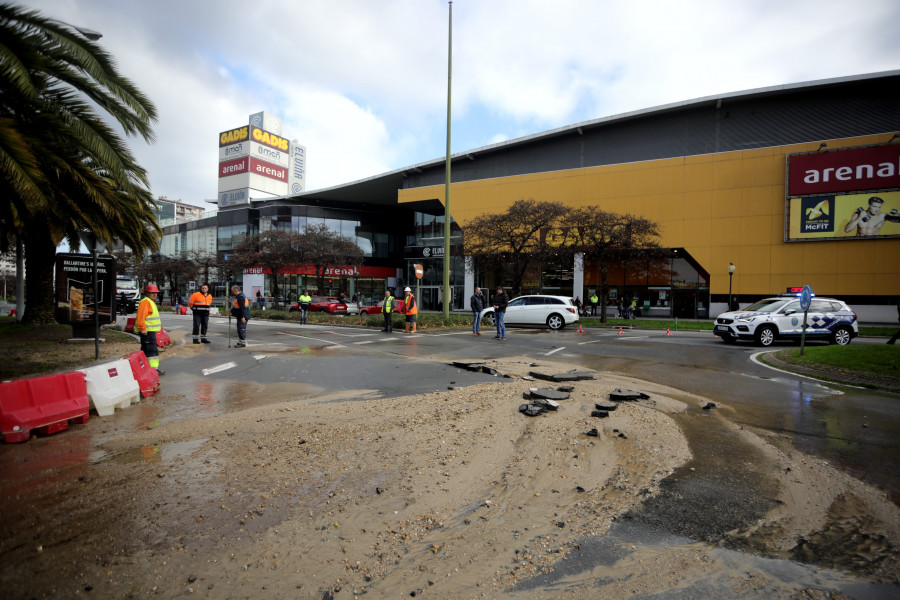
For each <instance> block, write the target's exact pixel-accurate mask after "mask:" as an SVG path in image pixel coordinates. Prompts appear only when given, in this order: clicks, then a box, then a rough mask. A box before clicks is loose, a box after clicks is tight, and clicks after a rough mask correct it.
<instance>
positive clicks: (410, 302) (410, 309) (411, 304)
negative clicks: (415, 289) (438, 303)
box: [403, 292, 419, 315]
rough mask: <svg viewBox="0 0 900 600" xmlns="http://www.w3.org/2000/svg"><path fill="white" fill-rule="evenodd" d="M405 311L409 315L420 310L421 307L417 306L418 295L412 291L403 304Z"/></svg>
mask: <svg viewBox="0 0 900 600" xmlns="http://www.w3.org/2000/svg"><path fill="white" fill-rule="evenodd" d="M403 312H404V313H405V314H407V315H414V314H416V313H418V312H419V307H418V306H416V297H415V296H413V295H412V292H410V294H409V297H408V298H407V299H406V304H404V305H403Z"/></svg>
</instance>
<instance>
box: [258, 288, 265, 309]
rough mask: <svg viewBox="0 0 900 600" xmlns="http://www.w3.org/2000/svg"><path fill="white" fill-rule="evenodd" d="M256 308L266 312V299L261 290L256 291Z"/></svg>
mask: <svg viewBox="0 0 900 600" xmlns="http://www.w3.org/2000/svg"><path fill="white" fill-rule="evenodd" d="M256 306H257V307H258V308H259V310H266V297H265V296H263V295H262V292H261V291H259V290H256Z"/></svg>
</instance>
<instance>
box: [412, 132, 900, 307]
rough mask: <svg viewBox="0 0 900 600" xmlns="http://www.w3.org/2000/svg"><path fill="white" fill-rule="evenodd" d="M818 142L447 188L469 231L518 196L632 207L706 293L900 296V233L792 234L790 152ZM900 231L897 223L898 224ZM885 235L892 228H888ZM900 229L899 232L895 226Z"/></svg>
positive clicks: (837, 143) (879, 140) (832, 145)
mask: <svg viewBox="0 0 900 600" xmlns="http://www.w3.org/2000/svg"><path fill="white" fill-rule="evenodd" d="M890 137H891V136H890V135H871V136H862V137H855V138H845V139H839V140H827V141H826V143H827V147H828V149H829V150H834V149H838V148H842V147H856V146H866V145H876V144H885V143H886V142H888V141H889V138H890ZM820 145H821V142H814V143H806V144H795V145H788V146H777V147H771V148H761V149H752V150H744V151H735V152H723V153H717V154H703V155H697V156H685V157H680V158H669V159H662V160H650V161H643V162H635V163H626V164H615V165H606V166H598V167H589V168H582V169H569V170H561V171H553V172H545V173H534V174H527V175H518V176H510V177H499V178H495V179H481V180H477V181H469V182H462V183H454V184H452V185H451V192H450V193H451V213H452V216H453V218H454V219H455V220H456V221H457V222H458V223H459V224H460V225H461V226H462V228H463V231H464V230H465V225H466V222H468V221H470V220H471V219H473V218H475V217H478V216H480V215H482V214H486V213H487V214H490V213H502V212H504V211H506V209H507V208H508V207H509V206H510V205H511V204H512V203H513V202H515V201H517V200H521V199H534V200H536V201H553V202H561V203H563V204H565V205H567V206H572V207H580V206H586V205H593V206H597V207H599V208H601V209H603V210H606V211H610V212H616V213H630V214H634V215H637V216H641V217H644V218H647V219H651V220H653V221H655V222H656V223H657V224H659V226H660V231H661V237H660V240H659V243H660V245H661V246H663V247H666V248H683V249H684V250H685V251H687V252H688V253H689V254H690V256H691V257H693V258H694V259H695V260H696V261H697V262H698V263H699V264H700V265H701V266H702V267H703V268H704V269H705V270H706V271H707V272H708V273H709V275H710V294H713V295H715V294H727V293H728V286H729V277H728V266H729V263H733V264H734V265H735V267H736V269H735V274H734V280H733V291H734V293H735V294H739V295H741V296H742V297H745V296H766V295H771V294H776V293H780V292H784V291H785V290H786V288H788V287H791V286H803V285H810V286H811V287H812V289H813V291H814V292H816V293H817V294H819V295H828V296H839V297H847V296H900V237H897V238H883V237H882V238H877V239H855V238H847V239H841V240H828V241H824V240H823V241H812V240H809V241H807V240H804V241H792V242H788V241H786V227H787V222H786V210H787V209H786V206H787V204H786V198H787V195H786V185H785V181H786V164H787V160H786V159H787V155H789V154H794V153H802V152H810V151H815V150H816V149H818V148H819V147H820ZM435 198H436V199H438V200H440V201H441V202H443V201H444V186H442V185H440V186H426V187H417V188H411V189H403V190H399V192H398V200H399V202H400V203H401V204H403V203H407V202H420V201H425V200H429V199H435ZM897 227H898V228H900V225H898V226H897ZM883 233H888V234H889V233H890V232H889V231H886V232H883ZM898 233H900V230H898Z"/></svg>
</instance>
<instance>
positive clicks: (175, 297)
mask: <svg viewBox="0 0 900 600" xmlns="http://www.w3.org/2000/svg"><path fill="white" fill-rule="evenodd" d="M172 300H173V301H174V302H175V314H176V315H180V314H181V305H182V304H184V300H183V299H182V298H181V294H180V293H179V292H177V291H175V292H173V293H172Z"/></svg>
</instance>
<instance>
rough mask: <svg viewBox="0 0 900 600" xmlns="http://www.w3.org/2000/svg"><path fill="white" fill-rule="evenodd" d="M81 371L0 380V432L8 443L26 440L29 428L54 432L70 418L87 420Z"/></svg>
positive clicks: (86, 404) (72, 419) (79, 421)
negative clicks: (0, 381) (14, 379)
mask: <svg viewBox="0 0 900 600" xmlns="http://www.w3.org/2000/svg"><path fill="white" fill-rule="evenodd" d="M88 408H89V404H88V395H87V387H86V385H85V382H84V373H82V372H80V371H74V372H72V373H61V374H59V375H48V376H46V377H35V378H32V379H19V380H17V381H6V382H3V383H0V435H2V436H3V440H4V441H5V442H7V443H10V442H26V441H28V439H29V438H30V437H31V430H32V429H34V430H36V431H37V432H39V433H56V432H57V431H63V430H65V429H68V427H69V421H73V422H75V423H87V422H88Z"/></svg>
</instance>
